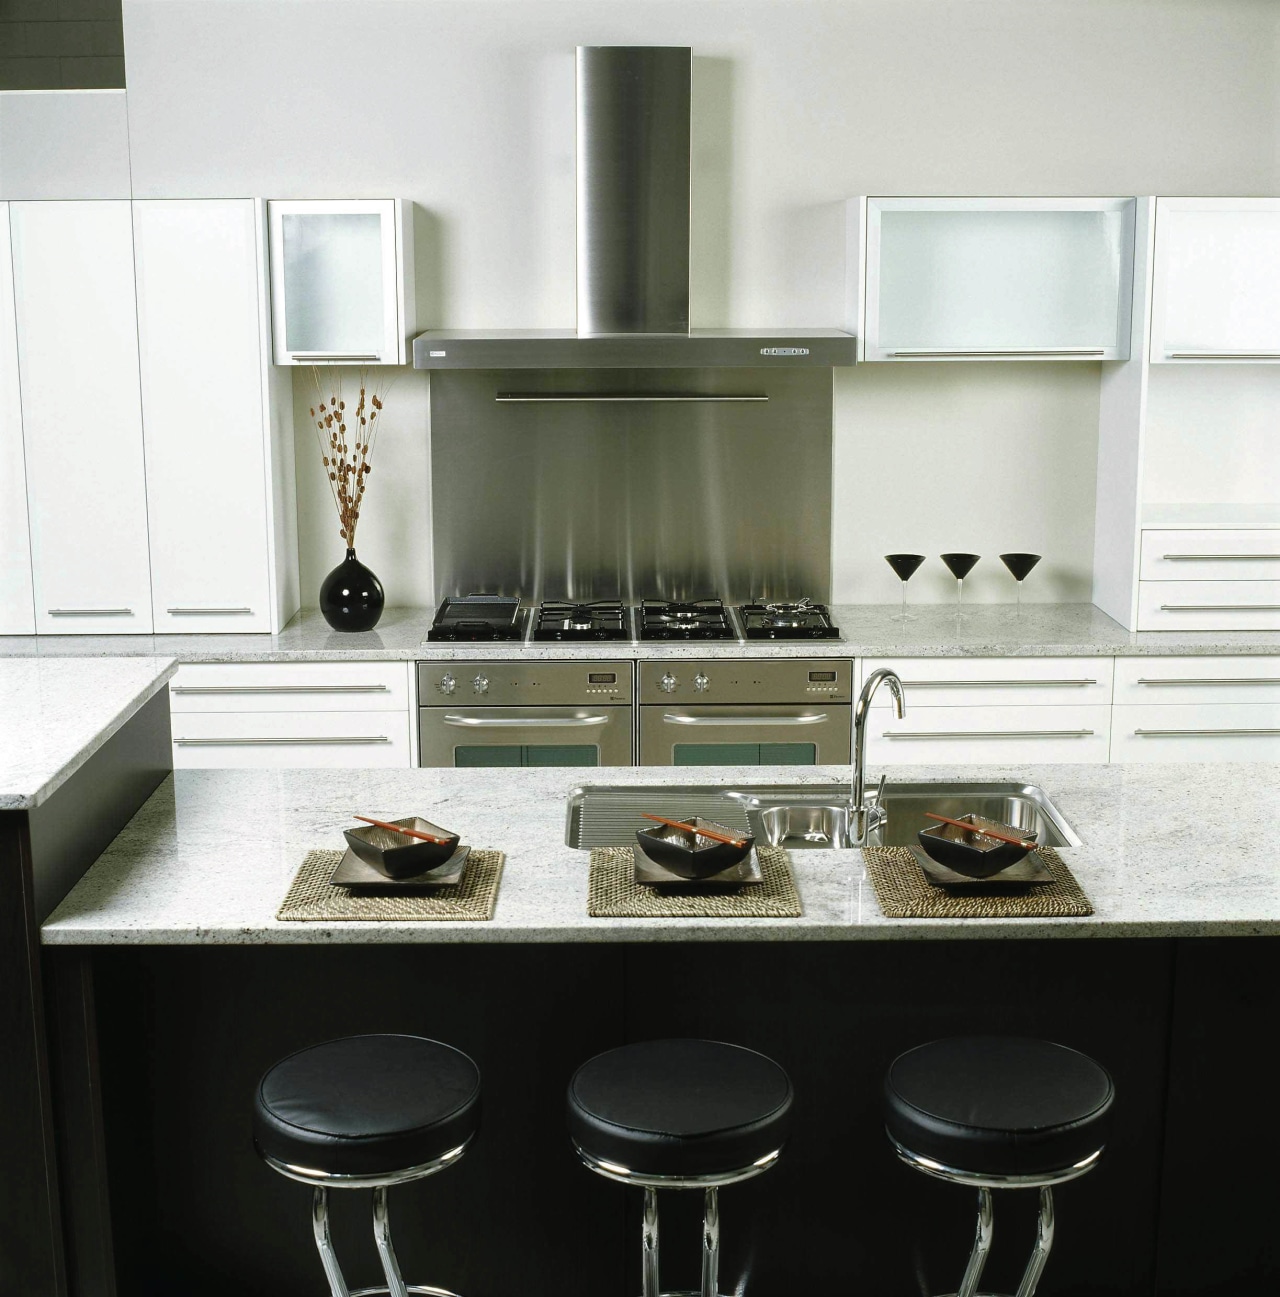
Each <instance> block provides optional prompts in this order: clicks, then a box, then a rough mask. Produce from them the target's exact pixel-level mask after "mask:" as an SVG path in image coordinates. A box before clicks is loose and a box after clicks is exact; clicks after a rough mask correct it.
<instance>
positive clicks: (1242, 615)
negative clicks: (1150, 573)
mask: <svg viewBox="0 0 1280 1297" xmlns="http://www.w3.org/2000/svg"><path fill="white" fill-rule="evenodd" d="M1138 629H1139V630H1280V581H1140V582H1139V583H1138Z"/></svg>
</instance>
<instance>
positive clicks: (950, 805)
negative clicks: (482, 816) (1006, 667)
mask: <svg viewBox="0 0 1280 1297" xmlns="http://www.w3.org/2000/svg"><path fill="white" fill-rule="evenodd" d="M848 795H849V785H848V784H794V785H775V786H758V787H757V786H750V785H738V786H736V787H733V786H726V785H697V786H691V785H685V786H683V787H681V786H680V785H625V784H615V785H607V784H596V785H589V786H584V787H582V788H578V789H575V790H574V791H573V793H572V794H570V797H569V808H568V810H569V814H568V823H567V826H566V832H565V841H566V842H567V843H568V844H569V846H571V847H583V848H589V847H601V846H618V845H623V844H629V843H632V842H634V841H635V836H634V835H635V830H636V829H638V828H642V827H644V825H645V820H644V818H643V816H642V812H644V811H650V812H653V813H655V814H658V815H667V816H670V817H671V818H672V819H680V818H682V817H684V816H686V815H693V814H700V815H704V816H706V817H708V818H709V819H713V820H718V821H719V822H720V823H721V824H726V825H729V826H730V827H732V828H743V829H745V828H750V830H751V832H752V833H754V834H755V836H756V841H757V842H767V843H769V844H770V845H775V846H783V847H786V848H787V849H788V850H799V851H804V850H813V849H815V848H816V849H823V848H826V849H828V850H830V849H832V848H835V847H849V846H851V845H852V843H851V842H850V838H849V821H848V814H849V812H848V804H847V803H848ZM884 807H885V810H886V811H887V812H888V819H887V820H886V821H885V823H884V824H883V825H881V826H880V827H879V828H878V829H877V830H876V833H875V836H874V838H873V839H872V842H873V844H874V845H880V846H887V847H896V846H911V845H914V844H915V842H916V833H917V832H918V831H919V830H920V829H922V828H925V827H926V826H927V825H928V824H929V823H930V821H928V820H926V819H925V818H924V812H925V811H934V812H935V813H937V814H938V815H949V816H952V817H955V816H958V815H964V814H965V813H967V812H970V811H972V812H975V813H976V814H978V815H983V816H986V817H988V818H990V819H993V820H1000V821H1002V822H1003V823H1005V824H1011V825H1013V826H1014V827H1015V828H1018V829H1034V830H1035V831H1036V833H1037V834H1038V838H1039V841H1040V843H1041V844H1042V845H1043V846H1046V847H1078V846H1079V845H1080V839H1079V838H1078V837H1077V836H1076V834H1075V832H1074V830H1073V829H1072V828H1071V826H1070V825H1069V824H1068V823H1067V821H1066V820H1065V819H1064V818H1063V815H1062V813H1061V812H1060V811H1059V810H1058V808H1057V807H1056V806H1055V805H1054V804H1053V802H1052V801H1050V799H1049V795H1048V794H1047V793H1046V792H1045V791H1044V789H1043V788H1038V787H1037V786H1036V785H1035V784H1023V783H977V782H973V783H969V782H958V783H950V784H947V783H923V782H921V783H901V784H888V785H886V787H885V790H884Z"/></svg>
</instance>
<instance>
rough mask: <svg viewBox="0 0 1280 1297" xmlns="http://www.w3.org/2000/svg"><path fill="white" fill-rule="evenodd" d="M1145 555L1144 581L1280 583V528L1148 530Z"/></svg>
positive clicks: (1142, 567) (1144, 534)
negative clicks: (1248, 581) (1247, 581)
mask: <svg viewBox="0 0 1280 1297" xmlns="http://www.w3.org/2000/svg"><path fill="white" fill-rule="evenodd" d="M1277 453H1278V454H1280V449H1278V450H1277ZM1141 555H1142V560H1141V567H1140V575H1141V577H1142V580H1144V581H1241V580H1250V581H1280V527H1252V528H1243V527H1216V528H1204V529H1197V528H1194V527H1187V528H1175V529H1170V530H1153V529H1144V530H1143V533H1142V549H1141Z"/></svg>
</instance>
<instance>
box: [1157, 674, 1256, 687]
mask: <svg viewBox="0 0 1280 1297" xmlns="http://www.w3.org/2000/svg"><path fill="white" fill-rule="evenodd" d="M1138 683H1139V684H1140V685H1280V676H1218V677H1217V678H1214V677H1212V676H1205V677H1203V678H1200V677H1196V676H1187V677H1186V678H1185V679H1181V680H1180V679H1176V678H1175V677H1173V676H1170V677H1169V678H1168V679H1167V680H1148V679H1147V678H1146V677H1145V676H1141V677H1139V679H1138Z"/></svg>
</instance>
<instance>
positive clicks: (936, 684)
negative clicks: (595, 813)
mask: <svg viewBox="0 0 1280 1297" xmlns="http://www.w3.org/2000/svg"><path fill="white" fill-rule="evenodd" d="M1097 683H1098V682H1097V681H1096V680H904V681H903V682H902V684H903V687H904V688H907V689H1040V688H1042V687H1044V688H1050V689H1064V688H1079V687H1082V686H1084V685H1096V684H1097Z"/></svg>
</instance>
